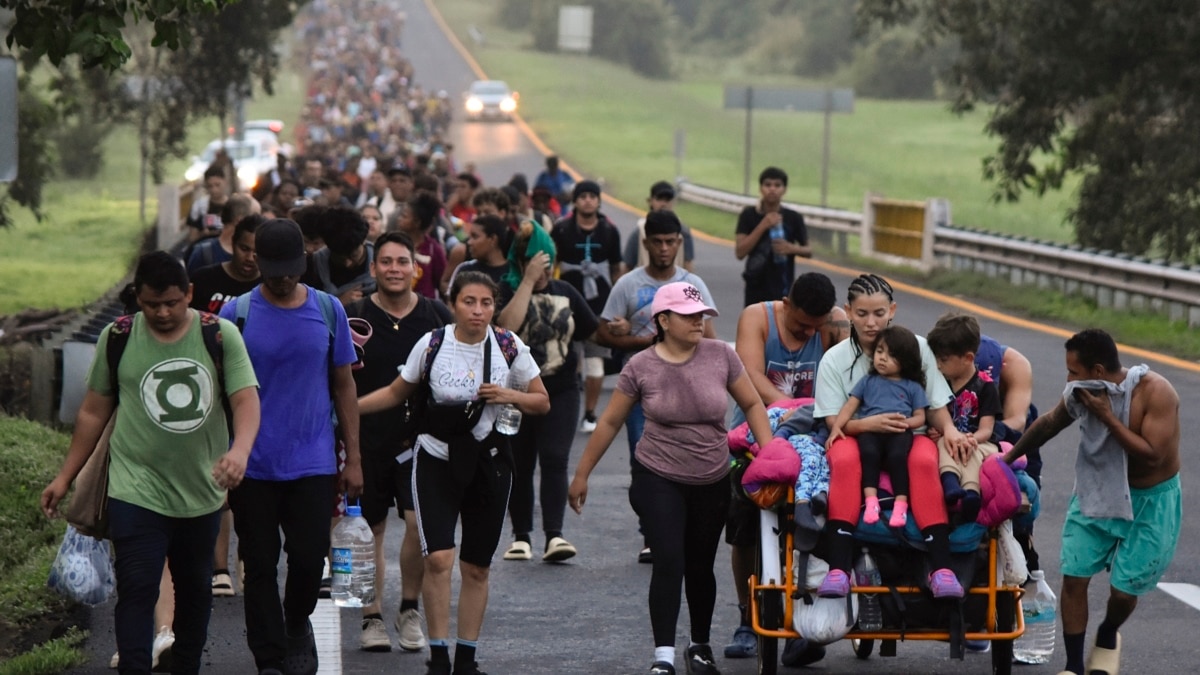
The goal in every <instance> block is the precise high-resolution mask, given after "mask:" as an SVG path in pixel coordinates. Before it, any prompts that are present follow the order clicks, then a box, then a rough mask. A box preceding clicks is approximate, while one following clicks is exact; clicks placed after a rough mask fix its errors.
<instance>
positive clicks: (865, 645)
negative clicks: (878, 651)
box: [850, 638, 875, 661]
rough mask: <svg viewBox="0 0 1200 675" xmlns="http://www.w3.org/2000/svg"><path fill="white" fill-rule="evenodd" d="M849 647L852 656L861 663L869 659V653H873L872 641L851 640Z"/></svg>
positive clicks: (873, 642)
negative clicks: (852, 651)
mask: <svg viewBox="0 0 1200 675" xmlns="http://www.w3.org/2000/svg"><path fill="white" fill-rule="evenodd" d="M850 646H851V647H853V648H854V655H855V656H857V657H858V658H860V659H862V660H863V661H866V660H867V659H869V658H871V652H873V651H875V641H874V640H859V639H858V638H851V640H850Z"/></svg>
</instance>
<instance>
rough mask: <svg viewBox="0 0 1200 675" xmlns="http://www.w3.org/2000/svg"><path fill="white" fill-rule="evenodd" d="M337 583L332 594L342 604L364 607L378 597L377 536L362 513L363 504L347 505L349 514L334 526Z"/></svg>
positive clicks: (335, 578) (334, 561) (334, 568)
mask: <svg viewBox="0 0 1200 675" xmlns="http://www.w3.org/2000/svg"><path fill="white" fill-rule="evenodd" d="M332 540H333V560H332V561H331V564H330V567H331V568H332V571H333V586H332V587H331V588H330V592H329V596H330V597H331V598H333V604H335V605H337V606H338V607H362V606H363V605H369V604H371V603H372V602H374V601H375V536H374V535H373V534H371V526H370V525H368V524H367V521H366V519H365V518H363V517H362V507H361V506H358V505H357V504H353V505H351V506H348V507H346V517H345V518H342V522H340V523H338V524H337V527H335V528H333V536H332Z"/></svg>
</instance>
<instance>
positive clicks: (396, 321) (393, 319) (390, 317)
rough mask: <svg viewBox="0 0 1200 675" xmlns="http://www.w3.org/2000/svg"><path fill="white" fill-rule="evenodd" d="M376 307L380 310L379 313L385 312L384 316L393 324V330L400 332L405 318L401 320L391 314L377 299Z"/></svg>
mask: <svg viewBox="0 0 1200 675" xmlns="http://www.w3.org/2000/svg"><path fill="white" fill-rule="evenodd" d="M375 306H376V307H378V308H379V311H381V312H383V315H384V316H386V317H387V318H388V321H391V322H392V330H394V331H399V330H400V322H401V321H403V320H404V317H400V318H399V319H397V318H396V317H395V316H393V315H392V313H391V312H389V311H387V310H386V309H384V308H383V305H381V304H380V303H379V299H378V298H376V299H375Z"/></svg>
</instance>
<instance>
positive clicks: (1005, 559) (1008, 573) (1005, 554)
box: [996, 520, 1029, 586]
mask: <svg viewBox="0 0 1200 675" xmlns="http://www.w3.org/2000/svg"><path fill="white" fill-rule="evenodd" d="M996 576H997V577H999V579H1000V581H1001V582H1002V583H1004V584H1008V585H1010V586H1022V585H1024V584H1025V581H1026V580H1027V579H1028V578H1029V566H1028V564H1027V563H1026V561H1025V552H1024V551H1022V550H1021V545H1020V544H1018V543H1017V538H1016V537H1014V536H1013V531H1012V521H1011V520H1006V521H1004V522H1003V523H1001V525H1000V528H999V536H997V537H996Z"/></svg>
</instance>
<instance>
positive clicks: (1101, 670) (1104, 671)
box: [1083, 633, 1121, 675]
mask: <svg viewBox="0 0 1200 675" xmlns="http://www.w3.org/2000/svg"><path fill="white" fill-rule="evenodd" d="M1120 667H1121V634H1120V633H1117V647H1116V649H1105V648H1104V647H1096V646H1093V647H1092V653H1091V654H1089V655H1088V658H1087V665H1085V666H1084V667H1083V670H1084V671H1085V672H1086V673H1087V675H1117V673H1118V671H1119V670H1120Z"/></svg>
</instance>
